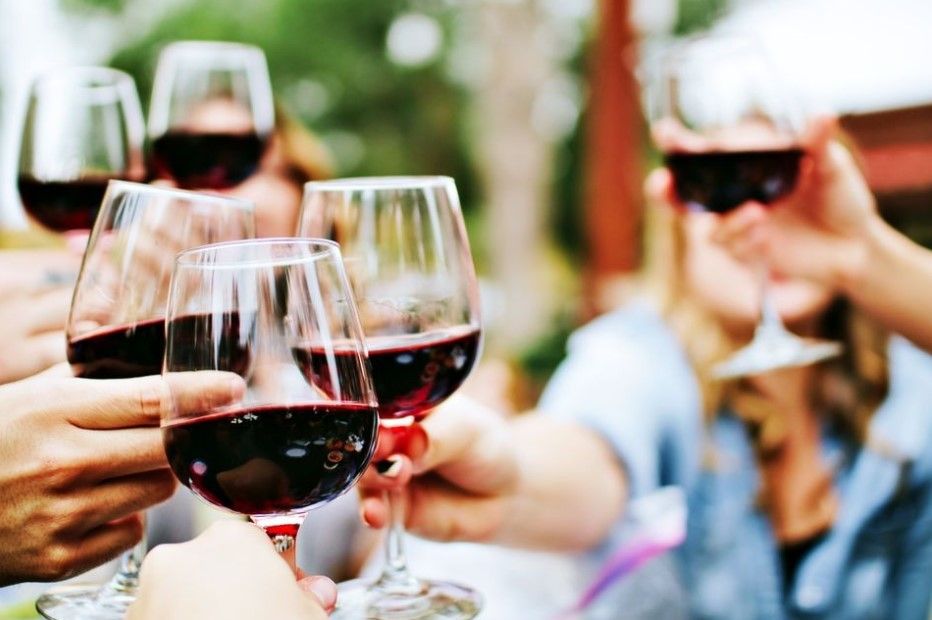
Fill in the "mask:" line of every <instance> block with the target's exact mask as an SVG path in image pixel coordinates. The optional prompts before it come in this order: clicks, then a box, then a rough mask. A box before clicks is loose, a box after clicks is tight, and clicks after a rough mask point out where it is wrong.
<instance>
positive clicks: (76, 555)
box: [64, 514, 143, 577]
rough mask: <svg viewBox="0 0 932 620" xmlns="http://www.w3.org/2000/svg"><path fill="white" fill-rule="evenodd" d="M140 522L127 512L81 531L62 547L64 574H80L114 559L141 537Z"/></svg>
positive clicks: (136, 517)
mask: <svg viewBox="0 0 932 620" xmlns="http://www.w3.org/2000/svg"><path fill="white" fill-rule="evenodd" d="M142 533H143V521H142V518H141V517H140V516H139V515H138V514H136V515H130V516H128V517H126V518H124V519H120V520H119V521H114V522H112V523H108V524H106V525H102V526H100V527H98V528H96V529H94V530H91V531H89V532H87V533H86V534H84V536H82V537H81V538H79V539H77V540H76V541H74V542H73V543H72V544H70V545H68V546H67V547H66V549H65V553H66V554H67V556H68V557H67V560H66V562H67V564H68V566H69V569H70V570H68V572H67V574H66V575H64V576H65V577H70V576H73V575H77V574H79V573H83V572H85V571H87V570H90V569H91V568H94V567H95V566H100V565H101V564H103V563H104V562H106V561H108V560H111V559H112V558H115V557H116V556H117V555H119V554H120V553H122V552H123V551H126V550H127V549H129V548H130V547H132V546H133V545H135V544H136V543H137V542H139V540H140V539H141V538H142Z"/></svg>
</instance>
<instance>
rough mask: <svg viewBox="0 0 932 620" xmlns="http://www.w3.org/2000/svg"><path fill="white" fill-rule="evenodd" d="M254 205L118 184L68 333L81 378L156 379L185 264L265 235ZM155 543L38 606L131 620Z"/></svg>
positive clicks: (73, 616)
mask: <svg viewBox="0 0 932 620" xmlns="http://www.w3.org/2000/svg"><path fill="white" fill-rule="evenodd" d="M253 211H254V209H253V206H252V204H251V203H249V202H245V201H242V200H237V199H233V198H228V197H223V196H212V195H207V194H200V193H196V192H189V191H183V190H174V189H167V188H162V187H154V186H151V185H145V184H140V183H130V182H125V181H111V182H110V183H109V185H108V187H107V192H106V195H105V196H104V200H103V206H102V207H101V210H100V215H99V217H98V218H97V221H96V222H95V224H94V228H93V230H92V231H91V236H90V238H89V240H88V244H87V251H86V252H85V255H84V262H83V263H82V265H81V271H80V273H79V275H78V280H77V284H76V285H75V290H74V297H73V299H72V302H71V312H70V314H69V317H68V324H67V326H66V335H67V354H68V362H69V363H70V364H71V369H72V372H73V373H74V374H75V376H78V377H82V378H86V379H121V378H129V377H141V376H145V375H155V374H159V373H160V372H161V371H162V362H163V358H164V354H165V306H166V303H167V301H168V286H169V282H170V278H171V273H172V269H173V268H174V264H175V255H176V254H177V253H178V252H179V251H181V250H185V249H188V248H191V247H194V246H198V245H201V244H204V243H211V242H216V241H223V240H232V239H245V238H249V237H253V236H254V235H255V221H254V219H255V218H254V213H253ZM145 553H146V542H145V538H143V540H142V541H141V542H140V543H139V544H138V545H136V547H134V548H133V549H132V550H130V551H128V552H127V553H125V554H124V555H123V556H122V558H121V561H120V568H119V570H118V571H117V573H116V575H114V577H113V578H112V579H111V580H110V581H109V582H108V583H107V584H105V585H103V586H99V585H79V586H59V587H57V588H55V589H53V590H50V591H49V592H47V593H46V594H44V595H43V596H42V597H41V598H40V599H39V601H38V602H37V604H36V607H37V609H38V610H39V612H40V613H42V615H44V616H45V617H46V618H53V619H55V620H90V619H93V620H110V619H113V620H116V619H122V618H123V617H124V616H125V614H126V609H127V608H128V607H129V605H130V604H131V603H132V602H133V600H134V599H135V596H136V588H137V587H138V584H139V567H140V564H141V562H142V558H143V556H144V555H145Z"/></svg>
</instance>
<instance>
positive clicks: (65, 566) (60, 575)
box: [39, 542, 78, 581]
mask: <svg viewBox="0 0 932 620" xmlns="http://www.w3.org/2000/svg"><path fill="white" fill-rule="evenodd" d="M42 560H43V561H42V564H41V567H40V568H39V577H41V578H42V579H43V580H45V581H59V580H61V579H67V578H69V577H72V576H74V575H75V574H76V573H77V570H78V567H77V565H78V562H77V560H78V558H77V554H76V553H75V549H74V547H73V546H72V545H69V544H67V543H63V542H52V543H50V544H48V545H46V547H45V548H44V549H43V551H42Z"/></svg>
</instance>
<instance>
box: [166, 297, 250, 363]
mask: <svg viewBox="0 0 932 620" xmlns="http://www.w3.org/2000/svg"><path fill="white" fill-rule="evenodd" d="M254 329H255V314H254V313H239V312H225V313H215V314H192V315H187V316H180V317H176V318H174V319H172V320H171V321H169V323H168V328H167V330H166V331H167V334H168V336H167V337H168V342H169V343H170V345H169V346H170V347H171V348H170V350H169V351H168V355H167V356H166V359H167V360H168V361H167V365H166V370H167V371H169V372H184V371H188V370H205V369H212V370H223V371H226V372H235V373H236V374H238V375H240V376H241V377H248V376H249V373H250V367H251V366H252V353H251V351H250V348H249V343H250V342H251V340H252V330H254ZM205 342H206V343H210V344H211V346H203V345H204V343H205Z"/></svg>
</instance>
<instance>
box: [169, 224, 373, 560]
mask: <svg viewBox="0 0 932 620" xmlns="http://www.w3.org/2000/svg"><path fill="white" fill-rule="evenodd" d="M203 371H226V372H233V373H236V374H237V375H239V376H241V377H243V379H244V380H245V382H246V384H247V385H248V389H247V390H246V391H245V392H244V396H243V398H242V399H241V400H240V401H239V402H236V403H234V404H232V405H230V404H228V405H224V406H222V407H216V406H214V407H211V406H209V405H207V406H205V408H204V409H203V410H202V411H198V412H197V413H195V414H194V415H188V416H181V415H179V414H178V413H177V411H176V412H175V413H173V414H172V415H171V416H169V417H168V418H166V419H163V421H162V437H163V440H164V443H165V452H166V454H167V456H168V462H169V464H170V465H171V468H172V471H173V472H174V473H175V476H177V477H178V480H180V481H181V483H182V484H184V485H185V486H187V487H188V488H190V489H191V490H192V491H193V492H194V493H195V494H197V495H198V497H200V498H201V499H203V500H205V501H206V502H208V503H210V504H213V505H215V506H219V507H221V508H224V509H226V510H229V511H231V512H235V513H239V514H242V515H246V516H248V517H249V518H250V519H252V521H253V522H254V523H256V524H257V525H259V526H260V527H262V528H263V529H264V530H265V531H266V533H267V534H268V535H269V536H270V537H271V538H272V541H273V542H274V543H275V546H276V548H277V549H278V550H279V552H281V553H282V554H283V556H284V557H285V559H286V560H287V561H288V562H289V564H290V565H291V568H292V570H293V571H295V572H296V567H295V563H294V562H295V558H294V543H295V537H296V536H297V533H298V528H299V527H300V525H301V523H302V522H303V521H304V518H305V516H306V515H307V513H308V511H309V510H311V509H313V508H315V507H317V506H321V505H323V504H326V503H327V502H329V501H331V500H333V499H335V498H336V497H338V496H340V495H342V494H343V493H345V492H346V491H347V490H348V489H350V488H351V487H352V486H353V484H354V483H355V482H356V480H357V479H358V478H359V476H360V475H362V472H363V471H364V470H365V468H366V467H367V466H368V464H369V461H370V459H371V458H372V454H373V452H374V450H375V441H376V436H377V435H376V434H377V431H378V412H377V410H376V400H375V393H374V392H373V389H372V381H371V378H370V376H369V367H368V364H367V359H366V347H365V342H364V339H363V334H362V328H361V327H360V325H359V317H358V315H357V312H356V306H355V304H354V303H353V298H352V294H351V292H350V288H349V283H348V282H347V280H346V274H345V272H344V271H343V263H342V259H341V258H340V250H339V248H338V246H337V244H335V243H333V242H332V241H326V240H322V239H260V240H256V241H243V242H232V243H219V244H214V245H208V246H204V247H201V248H196V249H193V250H188V251H186V252H183V253H181V254H180V255H179V256H178V260H177V264H176V267H175V272H174V275H173V276H172V284H171V294H170V296H169V303H168V324H167V348H166V353H165V373H166V375H165V376H166V377H167V378H168V380H169V384H170V385H171V383H172V380H173V379H174V380H178V379H179V378H183V376H184V375H185V374H189V373H191V372H203Z"/></svg>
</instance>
